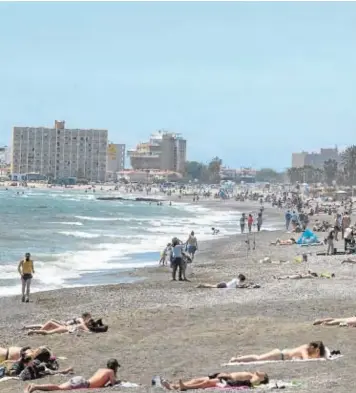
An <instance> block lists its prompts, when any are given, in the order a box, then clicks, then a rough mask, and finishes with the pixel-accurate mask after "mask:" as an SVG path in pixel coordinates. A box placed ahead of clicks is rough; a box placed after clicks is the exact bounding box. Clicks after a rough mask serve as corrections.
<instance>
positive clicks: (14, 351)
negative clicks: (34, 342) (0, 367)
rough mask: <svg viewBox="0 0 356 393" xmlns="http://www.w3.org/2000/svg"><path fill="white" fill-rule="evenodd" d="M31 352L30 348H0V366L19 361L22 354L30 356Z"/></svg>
mask: <svg viewBox="0 0 356 393" xmlns="http://www.w3.org/2000/svg"><path fill="white" fill-rule="evenodd" d="M32 352H33V351H32V349H31V348H30V347H8V348H0V364H1V363H3V362H6V361H16V360H18V359H20V358H21V356H22V355H23V354H24V353H27V354H28V355H30V353H32Z"/></svg>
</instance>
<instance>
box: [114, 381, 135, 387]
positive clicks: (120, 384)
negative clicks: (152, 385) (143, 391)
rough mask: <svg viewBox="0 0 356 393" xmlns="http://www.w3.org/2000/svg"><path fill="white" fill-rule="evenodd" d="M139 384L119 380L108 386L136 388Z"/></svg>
mask: <svg viewBox="0 0 356 393" xmlns="http://www.w3.org/2000/svg"><path fill="white" fill-rule="evenodd" d="M139 386H140V385H138V384H137V383H134V382H128V381H121V382H118V383H116V384H115V385H113V386H110V385H109V386H108V387H109V388H115V387H121V388H138V387H139Z"/></svg>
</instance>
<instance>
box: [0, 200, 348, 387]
mask: <svg viewBox="0 0 356 393" xmlns="http://www.w3.org/2000/svg"><path fill="white" fill-rule="evenodd" d="M231 204H233V205H234V206H235V207H237V208H238V209H241V210H245V211H249V210H251V208H250V207H249V206H248V205H247V204H242V205H241V204H237V203H233V202H228V203H227V204H224V206H225V207H228V206H230V205H231ZM216 206H220V207H221V206H222V205H218V204H217V205H216ZM241 206H242V208H241ZM266 216H267V217H268V219H273V218H275V217H277V216H279V217H281V220H283V218H282V213H281V212H278V211H277V210H274V209H266ZM237 226H238V223H237ZM277 236H278V237H282V238H288V236H289V235H287V234H283V233H282V232H280V233H276V232H261V233H259V234H256V250H255V251H251V252H249V253H247V251H246V246H245V243H244V240H245V237H242V236H233V237H230V238H227V239H216V240H214V241H211V242H210V243H209V244H202V245H201V248H202V250H200V252H199V254H198V255H197V258H196V260H195V262H194V265H193V272H194V276H192V277H191V280H192V282H190V283H189V282H173V283H172V282H170V281H169V280H170V270H169V269H168V268H153V269H139V270H136V271H135V272H133V273H132V274H133V275H135V276H137V277H143V278H146V279H145V280H143V281H140V282H138V283H136V284H126V285H122V284H120V285H114V286H101V287H86V288H76V289H65V290H60V291H52V292H42V293H37V294H34V295H33V296H32V302H31V303H30V304H22V303H20V299H19V297H11V298H2V299H0V307H1V322H0V324H1V326H0V337H1V345H2V346H11V345H27V344H28V345H32V346H36V345H40V344H46V345H48V346H49V347H50V348H52V349H53V350H54V352H55V353H56V354H57V355H58V356H66V357H67V358H68V360H67V361H61V366H62V367H67V366H70V365H73V366H74V367H75V374H76V375H83V376H85V377H89V376H90V375H91V374H92V373H93V372H94V371H95V370H96V369H97V368H98V367H101V366H105V363H106V360H107V359H108V358H110V357H116V358H117V359H118V360H119V362H120V363H121V365H122V368H121V369H120V372H119V376H120V377H121V378H122V379H126V380H129V381H131V382H137V383H140V384H142V385H143V386H142V387H140V388H139V389H138V391H140V392H143V391H150V390H151V387H150V383H151V377H152V376H154V375H162V376H164V377H166V378H167V379H177V378H184V379H185V378H189V377H193V376H205V375H208V374H209V373H212V372H217V371H219V370H222V367H221V364H222V363H224V362H227V361H228V360H229V359H230V358H231V357H232V356H235V355H237V354H249V353H261V352H265V351H268V350H270V349H273V348H281V349H283V348H288V347H294V346H297V345H300V344H303V343H307V342H309V341H312V340H323V341H324V342H325V343H326V345H327V346H329V347H330V348H331V349H340V350H341V351H342V353H343V354H344V355H345V356H344V357H343V358H341V359H339V360H336V361H325V362H312V363H308V362H305V363H303V362H298V363H295V362H285V363H277V364H266V365H265V366H263V367H262V366H259V367H258V368H259V369H260V370H264V371H266V372H268V373H269V375H270V378H272V379H283V380H287V381H288V380H289V381H290V380H298V381H301V382H302V383H303V386H302V387H301V388H298V391H300V392H303V393H304V392H309V391H318V392H319V391H320V392H324V393H325V392H334V393H336V392H352V391H353V389H354V385H355V381H356V376H355V374H354V372H353V368H352V367H353V366H352V364H354V362H355V361H356V353H355V352H354V349H356V344H355V343H354V342H355V340H354V337H355V336H356V329H354V328H339V327H332V328H331V327H330V328H327V327H314V326H312V322H313V320H314V319H316V318H317V317H323V316H351V315H353V314H355V311H354V302H355V301H354V299H355V294H356V290H355V286H354V275H355V273H354V267H353V266H350V265H341V263H340V262H341V260H342V259H343V258H342V257H338V256H335V257H315V256H309V262H308V264H300V263H295V262H293V259H294V257H295V256H296V255H300V254H301V252H302V249H301V248H299V247H298V246H289V247H276V246H270V245H269V243H270V241H271V240H275V238H276V237H277ZM340 245H341V244H340ZM321 248H323V247H321ZM303 251H304V250H303ZM316 251H318V248H315V247H311V248H308V249H307V252H311V253H315V252H316ZM265 256H271V257H272V259H274V260H276V259H280V260H289V261H291V262H290V263H289V264H280V265H277V264H260V263H259V262H258V261H259V260H260V259H261V258H263V257H265ZM308 268H310V269H312V270H314V271H317V272H323V271H329V272H334V273H335V274H336V278H335V279H330V280H328V279H324V280H323V279H315V280H298V281H294V280H288V281H277V280H275V279H274V278H273V276H274V275H284V274H288V273H292V272H300V271H304V270H307V269H308ZM238 273H244V274H246V275H247V276H248V278H249V279H250V280H253V281H254V282H256V283H259V284H261V288H260V289H251V290H247V289H244V290H243V289H239V290H222V289H221V290H218V289H197V288H196V285H197V284H199V283H202V282H208V283H217V282H220V281H224V280H229V279H231V278H233V277H236V276H237V274H238ZM83 311H91V312H92V313H93V314H94V315H95V316H98V317H99V316H102V317H104V321H105V322H107V323H108V324H109V325H110V329H109V332H108V333H107V334H88V335H83V336H80V337H77V336H73V335H57V336H50V337H42V336H37V337H35V336H33V337H28V336H27V335H26V333H25V332H23V331H22V330H21V327H22V326H23V325H24V324H26V323H36V322H41V321H45V320H48V319H49V318H59V319H66V318H70V317H73V316H77V315H79V314H80V313H81V312H83ZM225 369H226V371H227V370H231V371H232V370H234V369H237V368H224V371H225ZM238 369H239V370H246V371H249V370H255V369H256V367H255V366H253V365H250V366H246V367H239V368H238ZM67 379H68V378H67V377H65V376H63V377H62V376H55V377H51V378H45V379H43V380H40V381H36V382H39V383H48V381H51V382H54V383H57V382H63V381H66V380H67ZM24 385H25V384H23V383H21V382H17V381H9V382H4V383H1V384H0V391H1V393H16V392H20V391H22V390H23V388H24ZM114 390H119V388H114ZM121 390H122V389H121ZM124 390H125V389H124ZM126 390H127V389H126ZM131 390H133V391H137V390H136V389H131ZM91 391H93V390H91ZM84 392H85V390H84Z"/></svg>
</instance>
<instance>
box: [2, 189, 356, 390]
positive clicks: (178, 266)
mask: <svg viewBox="0 0 356 393" xmlns="http://www.w3.org/2000/svg"><path fill="white" fill-rule="evenodd" d="M262 202H263V201H262ZM271 203H272V206H275V207H277V208H278V209H282V208H286V209H287V210H286V211H285V229H286V230H287V231H288V232H289V231H290V230H291V231H292V232H293V233H303V232H304V231H305V230H306V229H307V228H308V225H309V220H310V217H311V216H312V215H317V214H319V212H320V211H321V209H320V207H319V205H318V204H317V205H316V206H315V208H312V207H310V205H309V203H308V202H303V201H302V199H301V198H299V197H295V199H290V198H288V197H286V196H285V195H283V196H282V197H273V196H272V198H271ZM343 207H345V211H343V212H339V211H336V212H334V210H333V209H332V208H330V209H331V211H332V213H331V214H334V215H335V218H333V222H332V223H331V224H330V225H329V226H328V232H327V234H326V238H325V240H324V242H325V244H327V251H326V254H327V255H331V254H335V252H336V251H335V244H334V242H335V241H338V240H339V239H343V240H344V251H345V253H354V252H355V234H356V229H355V227H354V226H352V224H351V217H350V211H352V203H351V207H350V204H346V203H345V204H344V205H343ZM350 209H351V210H350ZM307 210H308V212H307ZM328 212H329V210H328ZM263 213H264V208H263V203H261V208H260V209H259V211H258V213H257V216H256V217H254V216H253V214H252V213H248V214H246V213H242V215H241V218H240V232H241V234H244V233H245V229H246V224H247V232H248V233H251V232H252V230H253V225H255V223H256V228H257V232H259V231H260V230H261V228H262V224H263ZM323 225H325V224H323ZM325 226H326V225H325ZM211 229H212V234H213V235H218V234H219V229H217V228H214V227H213V228H211ZM296 242H297V241H296V238H295V237H290V238H289V239H285V240H283V239H277V240H276V242H272V244H274V245H277V246H278V245H286V246H289V245H291V246H292V245H295V244H296ZM197 251H198V240H197V236H196V234H195V233H194V231H191V232H190V234H189V235H188V238H187V240H186V241H181V240H180V239H178V238H177V237H174V238H173V239H172V240H171V241H170V242H169V243H168V244H167V245H166V247H165V248H164V250H163V251H162V253H161V255H160V260H159V265H161V266H168V265H169V266H170V267H171V269H172V281H177V280H178V281H189V280H188V278H187V266H188V264H191V263H192V262H193V261H194V259H195V255H196V252H197ZM304 255H306V254H303V261H305V262H306V261H307V259H306V257H305V256H304ZM355 263H356V261H355ZM34 265H35V264H34V261H33V260H32V259H31V255H30V253H26V254H25V258H24V259H22V260H21V261H20V262H19V264H18V272H19V274H20V276H21V283H22V297H21V301H22V302H25V303H28V302H29V301H30V289H31V280H32V278H33V275H34V274H35V266H34ZM274 278H275V279H277V280H287V279H291V280H297V279H314V278H326V279H331V278H335V274H334V273H316V272H313V271H311V270H307V271H306V272H300V273H297V274H290V275H285V276H282V275H281V276H278V277H274ZM197 288H202V289H203V288H204V289H237V288H260V285H259V284H256V283H254V282H249V281H248V280H247V278H246V275H245V274H239V275H238V276H237V278H233V279H231V280H229V281H222V282H219V283H215V284H209V283H203V284H199V285H198V286H197ZM313 324H314V325H322V326H356V317H350V318H324V319H319V320H316V321H314V323H313ZM24 329H26V330H28V334H29V335H44V336H47V335H55V334H65V333H69V334H80V333H82V332H83V333H85V332H88V333H106V332H108V329H109V327H108V325H106V324H104V323H103V321H102V319H94V318H93V317H92V315H91V313H89V312H86V313H83V314H82V316H81V317H80V318H73V319H71V320H68V321H57V320H53V319H52V320H49V321H47V322H45V323H43V324H32V325H27V326H25V327H24ZM333 355H340V353H339V351H330V350H329V349H328V348H327V347H326V346H325V344H324V343H323V342H322V341H312V342H310V343H308V344H303V345H300V346H297V347H295V348H289V349H274V350H272V351H269V352H266V353H263V354H248V355H238V356H236V357H232V358H231V359H230V361H229V364H230V365H233V364H245V363H246V364H248V363H252V364H253V363H258V362H262V363H263V362H281V361H291V360H303V361H307V360H316V359H329V358H330V357H332V356H333ZM119 368H120V364H119V363H118V361H117V360H116V359H109V360H108V361H107V364H106V367H104V368H100V369H98V370H97V371H96V372H95V373H94V374H93V375H92V376H91V377H90V378H84V377H82V376H75V377H72V378H71V379H70V380H69V381H67V382H65V383H63V384H43V385H40V384H33V383H31V384H29V385H28V386H27V387H26V388H25V393H32V392H35V391H56V390H59V391H64V390H78V389H88V388H103V387H107V386H116V385H119V384H121V383H122V381H120V380H119V379H118V377H117V372H118V370H119ZM70 373H73V368H72V367H69V368H66V369H63V370H61V369H60V368H59V358H57V357H56V356H55V355H54V354H53V352H52V351H51V350H50V349H49V348H48V347H46V346H41V347H38V348H35V349H31V348H30V347H10V348H0V378H1V377H5V376H7V377H12V378H19V379H21V380H25V381H28V380H35V379H38V378H41V377H43V376H45V375H55V374H70ZM269 382H270V377H269V375H268V374H267V373H266V372H265V371H253V372H247V371H241V372H231V373H226V372H218V373H214V374H211V375H208V376H201V377H197V378H194V379H191V380H187V381H184V380H182V379H180V380H178V381H176V382H169V381H167V380H165V379H164V378H161V377H159V379H158V380H154V381H152V384H153V385H155V386H159V385H160V386H162V387H164V388H166V389H168V390H181V391H185V390H194V389H207V388H238V387H244V388H251V387H256V386H259V385H267V384H269Z"/></svg>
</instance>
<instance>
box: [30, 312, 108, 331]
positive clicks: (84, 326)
mask: <svg viewBox="0 0 356 393" xmlns="http://www.w3.org/2000/svg"><path fill="white" fill-rule="evenodd" d="M77 321H78V322H79V323H76V324H68V323H65V324H60V323H58V322H57V321H54V320H51V321H48V322H46V323H45V324H44V325H43V326H42V327H41V328H40V329H35V330H30V331H29V332H28V334H29V335H33V334H42V335H48V334H61V333H75V332H79V331H84V332H94V333H100V332H106V331H107V330H108V326H107V325H104V324H103V323H102V320H101V319H98V320H97V321H94V320H93V318H92V316H91V314H90V313H83V315H82V318H80V319H79V320H77Z"/></svg>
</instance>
